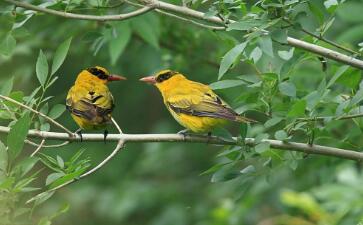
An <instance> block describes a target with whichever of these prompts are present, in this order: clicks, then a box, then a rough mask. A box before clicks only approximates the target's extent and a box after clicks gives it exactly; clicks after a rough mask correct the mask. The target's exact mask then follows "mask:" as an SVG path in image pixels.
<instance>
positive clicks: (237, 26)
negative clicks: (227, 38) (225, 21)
mask: <svg viewBox="0 0 363 225" xmlns="http://www.w3.org/2000/svg"><path fill="white" fill-rule="evenodd" d="M264 23H265V21H261V20H256V19H244V20H242V21H238V22H234V23H231V24H229V25H228V28H227V31H230V30H243V31H247V30H250V29H251V28H254V27H259V26H261V25H263V24H264Z"/></svg>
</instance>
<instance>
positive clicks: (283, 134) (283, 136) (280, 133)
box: [275, 130, 287, 141]
mask: <svg viewBox="0 0 363 225" xmlns="http://www.w3.org/2000/svg"><path fill="white" fill-rule="evenodd" d="M275 138H276V139H277V140H280V141H283V140H286V139H287V133H286V132H285V131H283V130H279V131H277V132H276V133H275Z"/></svg>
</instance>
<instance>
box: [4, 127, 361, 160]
mask: <svg viewBox="0 0 363 225" xmlns="http://www.w3.org/2000/svg"><path fill="white" fill-rule="evenodd" d="M9 131H10V129H9V128H8V127H4V126H0V133H9ZM28 137H34V138H41V139H43V138H44V139H47V140H68V141H74V140H78V141H80V138H79V137H76V138H70V137H69V136H68V134H66V133H58V132H46V131H38V130H30V131H29V133H28ZM82 140H83V142H87V141H89V142H103V141H104V140H103V134H82ZM107 140H108V141H120V140H122V141H124V142H125V143H127V142H141V143H147V142H188V143H206V144H216V145H239V144H240V143H239V142H238V140H237V138H233V140H227V139H223V138H221V137H216V136H211V137H208V136H202V135H188V136H183V135H181V134H109V135H107ZM261 142H266V143H269V144H270V146H271V147H272V148H276V149H281V150H287V151H297V152H304V153H308V154H318V155H325V156H334V157H339V158H343V159H351V160H357V161H362V160H363V152H357V151H354V150H346V149H340V148H334V147H327V146H321V145H309V144H304V143H297V142H283V141H277V140H270V139H264V140H262V141H261ZM245 144H246V145H248V146H255V145H256V144H258V143H256V140H255V139H254V138H246V139H245Z"/></svg>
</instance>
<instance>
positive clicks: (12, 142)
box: [7, 113, 31, 160]
mask: <svg viewBox="0 0 363 225" xmlns="http://www.w3.org/2000/svg"><path fill="white" fill-rule="evenodd" d="M30 122H31V121H30V116H29V113H26V114H25V115H24V116H23V117H21V118H20V119H19V120H18V121H16V123H15V124H14V125H13V126H12V127H11V128H10V132H9V134H8V137H7V145H8V147H9V156H10V158H11V159H12V160H13V159H15V158H16V157H17V156H18V155H19V154H20V152H21V151H22V150H23V146H24V140H25V138H26V136H27V134H28V131H29V128H30Z"/></svg>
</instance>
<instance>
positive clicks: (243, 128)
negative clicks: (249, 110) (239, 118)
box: [239, 123, 248, 141]
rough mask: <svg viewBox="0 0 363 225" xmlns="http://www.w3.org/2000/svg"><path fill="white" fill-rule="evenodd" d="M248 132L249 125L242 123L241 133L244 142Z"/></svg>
mask: <svg viewBox="0 0 363 225" xmlns="http://www.w3.org/2000/svg"><path fill="white" fill-rule="evenodd" d="M247 131H248V125H247V124H246V123H242V124H241V125H240V132H239V134H240V137H241V138H242V141H244V140H245V138H246V137H247Z"/></svg>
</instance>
